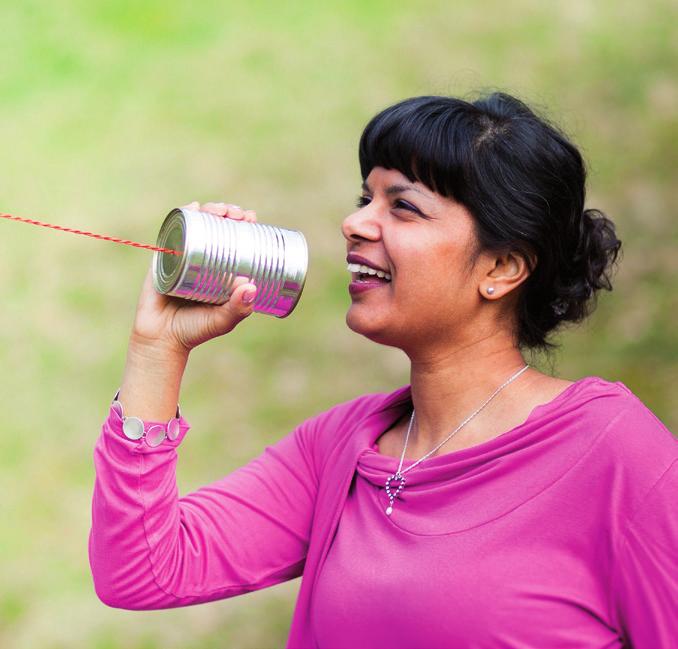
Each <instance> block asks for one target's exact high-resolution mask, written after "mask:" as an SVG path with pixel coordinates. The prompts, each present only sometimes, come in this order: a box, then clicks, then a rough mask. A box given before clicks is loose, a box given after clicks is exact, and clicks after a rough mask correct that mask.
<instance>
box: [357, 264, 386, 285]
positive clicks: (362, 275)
mask: <svg viewBox="0 0 678 649" xmlns="http://www.w3.org/2000/svg"><path fill="white" fill-rule="evenodd" d="M346 270H348V271H349V272H350V273H353V274H354V275H355V279H356V280H357V281H359V282H367V281H370V280H371V281H379V280H381V281H383V282H385V283H386V282H390V281H391V275H390V274H389V273H387V272H385V271H383V270H377V269H376V268H371V267H370V266H364V265H363V264H348V265H347V266H346Z"/></svg>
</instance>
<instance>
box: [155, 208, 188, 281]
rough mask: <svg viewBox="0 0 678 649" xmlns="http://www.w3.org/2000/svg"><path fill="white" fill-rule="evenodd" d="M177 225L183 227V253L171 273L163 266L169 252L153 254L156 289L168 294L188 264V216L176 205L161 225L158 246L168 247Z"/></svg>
mask: <svg viewBox="0 0 678 649" xmlns="http://www.w3.org/2000/svg"><path fill="white" fill-rule="evenodd" d="M177 226H178V227H179V228H180V229H181V233H182V237H181V241H182V250H181V252H182V255H181V257H180V258H179V260H178V262H177V263H176V264H175V265H174V267H173V268H172V271H171V272H170V273H169V274H166V273H165V272H164V268H163V259H164V258H165V255H166V254H167V253H164V252H159V251H156V252H155V253H154V254H153V283H154V285H155V288H156V290H157V291H158V292H160V293H164V294H167V293H168V292H169V291H171V290H173V289H174V287H175V286H176V285H177V284H178V282H179V280H180V278H181V276H182V274H183V272H184V268H185V266H186V255H184V254H183V252H185V250H186V248H187V241H186V238H187V232H188V228H187V227H186V217H185V214H184V212H183V210H182V209H181V208H178V207H175V208H174V209H172V210H170V212H169V213H168V214H167V216H166V217H165V220H164V221H163V223H162V225H161V226H160V231H159V232H158V238H157V243H156V246H157V247H158V248H165V247H166V243H167V239H168V238H169V234H170V233H171V232H172V231H173V230H174V229H175V227H177Z"/></svg>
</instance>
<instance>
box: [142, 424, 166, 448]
mask: <svg viewBox="0 0 678 649" xmlns="http://www.w3.org/2000/svg"><path fill="white" fill-rule="evenodd" d="M164 439H165V427H164V426H160V424H153V426H149V428H148V430H147V431H146V443H147V444H148V445H149V446H160V444H162V442H163V440H164Z"/></svg>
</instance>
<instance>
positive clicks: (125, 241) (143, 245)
mask: <svg viewBox="0 0 678 649" xmlns="http://www.w3.org/2000/svg"><path fill="white" fill-rule="evenodd" d="M0 217H2V218H3V219H11V220H12V221H20V222H21V223H30V224H31V225H40V226H42V227H43V228H52V229H54V230H61V231H62V232H72V233H73V234H84V235H85V236H86V237H92V238H94V239H103V240H104V241H112V242H113V243H122V244H124V245H126V246H134V247H135V248H145V249H146V250H157V251H158V252H165V253H167V254H169V255H177V256H179V257H180V256H181V253H180V252H179V251H178V250H171V249H169V248H158V247H157V246H151V245H149V244H147V243H137V242H136V241H130V240H129V239H118V237H108V236H106V235H104V234H95V233H94V232H86V231H84V230H76V229H75V228H65V227H64V226H63V225H52V224H51V223H43V222H42V221H35V220H34V219H24V218H21V217H20V216H12V215H11V214H3V213H2V212H0Z"/></svg>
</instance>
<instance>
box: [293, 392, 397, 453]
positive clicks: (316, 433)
mask: <svg viewBox="0 0 678 649" xmlns="http://www.w3.org/2000/svg"><path fill="white" fill-rule="evenodd" d="M406 388H407V386H406V387H403V388H398V389H397V390H394V391H392V392H370V393H367V394H362V395H359V396H357V397H354V398H352V399H349V400H347V401H342V402H340V403H338V404H335V405H333V406H331V407H330V408H328V409H326V410H323V411H321V412H319V413H317V414H316V415H314V416H312V417H310V418H309V419H306V420H305V421H304V422H302V423H301V424H300V425H299V426H298V428H297V431H298V432H299V434H301V435H302V436H304V437H305V438H306V439H307V441H308V443H310V444H313V446H314V447H315V448H316V450H317V451H318V452H319V453H320V454H321V455H326V454H327V452H328V451H329V450H330V448H331V447H333V446H336V445H337V444H339V443H341V442H342V440H343V439H345V436H346V435H349V434H350V433H351V431H353V430H354V429H355V428H356V426H358V425H360V423H361V422H363V421H365V420H366V419H367V418H368V417H370V416H371V415H373V414H374V413H377V412H380V411H381V410H383V409H384V408H386V407H388V404H390V403H391V402H392V401H393V400H394V399H396V398H398V397H399V395H400V394H401V393H403V392H404V391H405V390H406Z"/></svg>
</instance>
